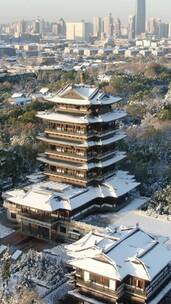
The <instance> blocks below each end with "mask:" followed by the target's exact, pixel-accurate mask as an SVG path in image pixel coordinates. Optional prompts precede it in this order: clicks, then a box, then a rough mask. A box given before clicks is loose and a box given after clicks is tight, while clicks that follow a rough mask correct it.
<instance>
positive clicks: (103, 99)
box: [47, 84, 121, 106]
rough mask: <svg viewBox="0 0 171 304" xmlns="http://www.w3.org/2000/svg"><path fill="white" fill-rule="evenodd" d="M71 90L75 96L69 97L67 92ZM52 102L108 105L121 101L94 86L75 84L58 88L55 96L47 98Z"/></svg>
mask: <svg viewBox="0 0 171 304" xmlns="http://www.w3.org/2000/svg"><path fill="white" fill-rule="evenodd" d="M70 92H72V93H74V95H76V96H77V98H76V97H75V98H74V97H73V98H69V97H68V94H69V93H70ZM47 100H48V101H51V102H54V103H62V104H71V105H81V106H88V105H110V104H114V103H117V102H119V101H121V98H120V97H114V96H112V95H110V94H107V93H105V92H103V91H101V90H100V89H98V88H96V87H91V86H88V85H83V84H80V85H79V84H77V85H68V86H66V87H65V88H64V89H62V90H60V91H59V92H58V93H57V95H56V96H54V97H53V98H49V99H47Z"/></svg>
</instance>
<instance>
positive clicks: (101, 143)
mask: <svg viewBox="0 0 171 304" xmlns="http://www.w3.org/2000/svg"><path fill="white" fill-rule="evenodd" d="M125 137H126V134H125V133H124V132H122V131H118V132H114V133H113V135H112V134H111V136H110V137H109V138H105V137H101V138H99V139H98V140H97V141H94V140H86V141H84V142H81V143H80V142H78V141H73V140H72V141H69V140H61V139H59V138H58V139H52V138H47V137H45V136H44V135H42V136H41V135H40V136H38V137H37V138H38V139H39V140H42V141H44V142H48V143H52V144H53V143H54V144H56V145H58V144H59V145H65V146H74V147H82V148H87V147H94V146H105V145H109V144H113V143H115V142H117V141H119V140H122V139H124V138H125Z"/></svg>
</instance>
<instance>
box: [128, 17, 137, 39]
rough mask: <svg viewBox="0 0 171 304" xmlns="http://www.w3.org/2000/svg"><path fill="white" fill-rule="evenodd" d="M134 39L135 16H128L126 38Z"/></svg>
mask: <svg viewBox="0 0 171 304" xmlns="http://www.w3.org/2000/svg"><path fill="white" fill-rule="evenodd" d="M134 39H135V16H129V19H128V40H129V41H132V40H134Z"/></svg>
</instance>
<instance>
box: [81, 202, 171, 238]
mask: <svg viewBox="0 0 171 304" xmlns="http://www.w3.org/2000/svg"><path fill="white" fill-rule="evenodd" d="M147 201H148V199H147V198H141V197H140V198H136V199H134V200H133V201H132V202H131V203H130V204H129V205H128V206H126V207H125V208H123V209H121V210H120V211H119V212H113V213H105V214H96V215H92V216H89V217H87V218H86V222H88V223H93V222H96V225H98V226H102V227H106V226H121V225H124V226H135V225H136V224H139V226H140V228H141V229H143V230H144V231H145V232H148V233H152V234H154V235H156V236H163V237H165V238H166V239H168V238H170V240H171V222H170V221H167V220H165V221H164V220H161V219H160V218H154V217H151V216H148V215H147V214H146V213H145V212H144V213H143V212H142V211H139V210H138V209H140V208H141V206H142V205H144V204H145V203H146V202H147ZM170 244H171V241H170Z"/></svg>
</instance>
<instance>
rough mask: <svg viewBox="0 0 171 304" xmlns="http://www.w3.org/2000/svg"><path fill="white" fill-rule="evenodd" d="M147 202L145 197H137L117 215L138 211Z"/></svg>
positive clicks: (147, 199)
mask: <svg viewBox="0 0 171 304" xmlns="http://www.w3.org/2000/svg"><path fill="white" fill-rule="evenodd" d="M148 201H149V198H147V197H142V196H140V197H137V198H135V199H134V200H132V201H131V203H130V204H128V205H127V206H126V207H124V208H123V209H121V210H119V211H118V212H117V214H124V213H127V212H129V211H132V210H137V209H140V208H141V207H142V206H143V205H144V204H146V203H147V202H148Z"/></svg>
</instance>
